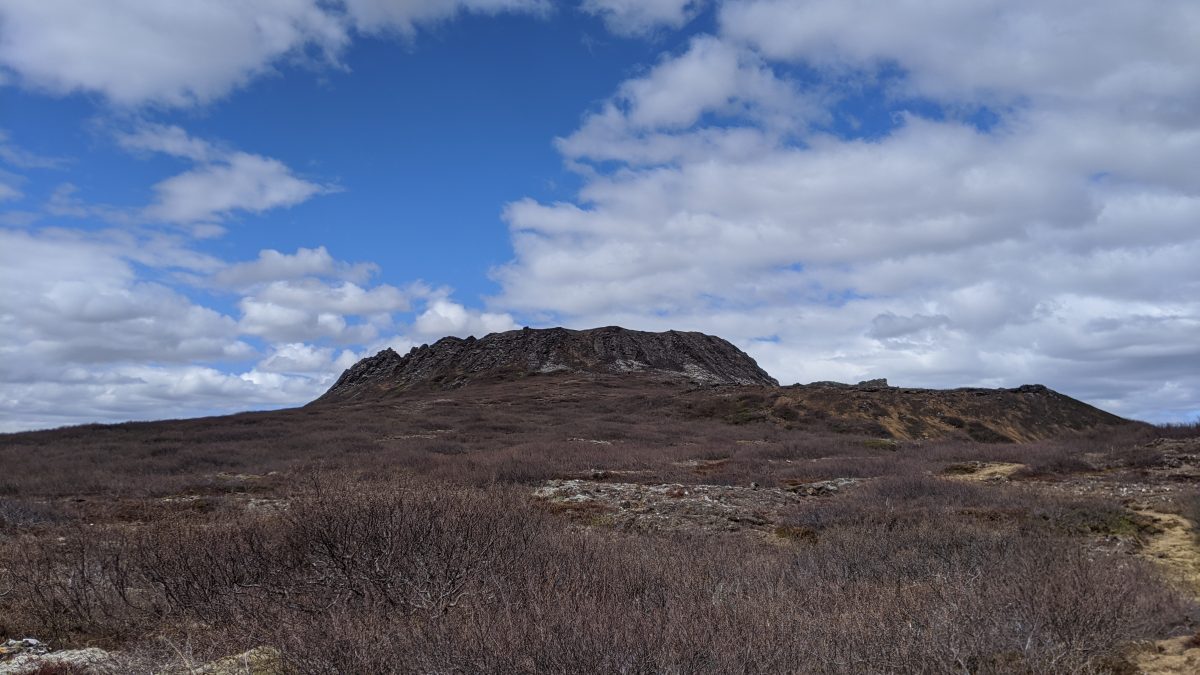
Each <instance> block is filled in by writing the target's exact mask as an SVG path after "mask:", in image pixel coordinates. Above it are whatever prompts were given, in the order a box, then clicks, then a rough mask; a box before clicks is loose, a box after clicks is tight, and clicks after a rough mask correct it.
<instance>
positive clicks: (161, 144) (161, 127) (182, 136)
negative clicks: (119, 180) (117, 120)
mask: <svg viewBox="0 0 1200 675" xmlns="http://www.w3.org/2000/svg"><path fill="white" fill-rule="evenodd" d="M116 140H117V143H118V144H119V145H120V146H121V147H123V148H125V149H126V150H132V151H141V152H160V153H163V154H167V155H171V156H174V157H183V158H186V159H190V160H192V161H195V162H207V161H209V160H212V159H216V158H218V157H219V156H220V155H223V154H225V153H223V152H221V151H220V150H219V149H218V148H216V147H214V146H213V144H212V143H209V142H208V141H205V140H203V139H199V138H193V137H192V136H191V135H189V134H188V132H186V131H184V130H183V129H182V128H181V127H178V126H175V125H168V124H149V123H143V124H141V125H139V126H137V127H136V128H134V129H133V130H132V131H121V132H117V134H116Z"/></svg>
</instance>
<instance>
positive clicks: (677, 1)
mask: <svg viewBox="0 0 1200 675" xmlns="http://www.w3.org/2000/svg"><path fill="white" fill-rule="evenodd" d="M704 4H705V3H704V2H703V0H583V3H582V4H581V5H580V9H582V10H583V11H584V12H587V13H588V14H593V15H595V16H599V17H600V18H602V19H604V23H605V25H607V26H608V29H609V30H611V31H612V32H614V33H617V34H619V35H645V34H647V33H651V32H653V31H655V30H659V29H662V28H681V27H682V26H683V25H684V24H686V23H687V22H688V21H691V20H692V18H693V17H694V16H695V15H696V14H697V13H698V12H699V11H700V10H701V9H702V8H703V6H704Z"/></svg>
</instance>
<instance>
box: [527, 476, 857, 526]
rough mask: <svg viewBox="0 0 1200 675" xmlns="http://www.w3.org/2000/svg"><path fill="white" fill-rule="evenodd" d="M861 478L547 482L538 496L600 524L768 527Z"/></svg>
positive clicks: (567, 480)
mask: <svg viewBox="0 0 1200 675" xmlns="http://www.w3.org/2000/svg"><path fill="white" fill-rule="evenodd" d="M859 482H861V479H858V478H837V479H834V480H827V481H819V482H816V483H800V484H796V485H791V486H788V487H784V488H765V487H759V486H757V485H751V486H749V487H741V486H733V485H684V484H680V483H662V484H657V485H644V484H640V483H616V482H598V481H591V480H582V479H566V480H562V479H558V480H550V481H546V482H545V483H544V484H542V486H541V487H539V488H537V489H536V490H534V493H533V496H534V497H535V498H536V499H541V500H545V501H546V502H549V503H551V504H554V505H556V506H558V507H559V508H562V509H563V510H566V511H578V512H580V513H585V514H589V515H591V516H593V517H594V519H595V520H596V521H597V522H602V523H605V524H610V525H614V526H617V527H629V528H635V529H639V530H669V531H689V530H709V531H713V530H717V531H735V530H759V531H766V530H768V529H769V528H770V527H771V526H772V525H773V524H774V523H777V522H778V521H779V520H780V518H781V517H782V515H783V513H784V512H786V511H787V510H788V509H790V508H791V507H793V506H795V505H796V504H799V503H801V502H802V501H803V500H804V499H806V498H809V497H820V496H825V495H832V494H835V493H837V492H838V491H839V490H842V489H844V488H846V487H849V486H851V485H854V484H855V483H859Z"/></svg>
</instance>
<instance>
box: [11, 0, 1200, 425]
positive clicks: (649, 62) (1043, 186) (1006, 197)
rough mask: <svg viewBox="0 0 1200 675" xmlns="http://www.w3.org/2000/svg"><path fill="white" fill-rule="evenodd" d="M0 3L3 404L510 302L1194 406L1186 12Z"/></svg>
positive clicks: (254, 386)
mask: <svg viewBox="0 0 1200 675" xmlns="http://www.w3.org/2000/svg"><path fill="white" fill-rule="evenodd" d="M1160 5H1161V6H1160V7H1159V11H1156V12H1144V11H1143V12H1138V11H1135V9H1136V8H1130V7H1128V6H1127V5H1126V4H1125V3H1119V2H1098V3H1097V2H1091V3H1074V2H1061V3H1039V2H1032V1H1024V0H1020V1H1017V2H999V1H993V2H980V3H970V4H969V6H968V5H961V6H957V5H956V6H954V7H952V8H951V7H946V6H943V5H942V4H940V3H934V2H920V1H917V0H914V1H913V2H904V3H895V4H893V5H890V6H888V7H887V8H884V9H880V8H878V7H876V6H871V5H870V4H869V3H860V2H835V1H834V0H728V1H725V2H719V1H715V0H714V1H711V2H703V1H697V0H646V1H645V2H627V1H625V0H584V1H583V2H572V3H551V2H548V1H544V0H449V1H446V0H436V1H435V0H416V1H413V2H404V3H401V2H393V1H391V0H345V1H342V2H317V1H316V0H246V1H244V2H234V1H233V0H229V1H228V2H225V1H214V2H212V3H206V4H204V5H172V4H171V3H161V2H152V1H150V0H122V2H118V3H115V4H113V5H112V6H110V7H105V8H98V7H96V6H94V5H93V4H91V3H88V2H84V1H83V0H77V1H75V2H61V3H52V4H47V3H41V2H34V1H32V0H4V1H2V2H0V134H2V135H0V264H2V267H0V430H15V429H24V428H36V427H44V426H56V425H60V424H67V423H76V422H86V421H120V420H125V419H148V418H161V417H179V416H188V415H196V414H209V413H217V412H225V411H233V410H240V409H247V408H270V407H280V406H287V405H295V404H299V403H303V402H305V401H307V400H310V399H311V398H313V397H315V396H316V395H318V394H319V393H320V392H321V391H322V390H323V389H324V388H325V387H327V386H328V384H329V383H330V381H331V378H335V377H336V376H337V374H338V373H339V372H340V371H341V370H342V369H343V368H345V367H346V366H347V365H348V364H350V363H352V362H353V361H354V360H355V359H357V358H360V357H362V356H364V355H367V354H370V353H373V352H374V351H376V350H378V349H381V348H382V347H384V346H393V347H395V348H397V349H401V350H404V349H407V348H408V347H411V346H412V345H415V344H421V343H423V342H429V341H432V340H435V339H437V338H438V337H441V336H442V335H446V334H458V335H467V334H477V335H478V334H482V333H486V332H488V331H491V330H504V329H508V328H511V327H514V326H520V325H535V326H547V325H559V324H563V325H568V326H572V327H580V328H582V327H590V326H595V325H606V324H619V325H625V326H628V327H631V328H640V329H648V330H662V329H668V328H676V329H685V330H702V331H706V332H710V333H715V334H719V335H722V336H724V337H727V338H729V339H731V340H733V341H734V342H735V343H737V344H738V345H739V346H741V347H743V348H745V349H746V350H747V351H749V352H750V353H751V354H752V355H753V356H755V357H756V358H757V359H758V360H759V362H760V363H761V364H762V365H763V366H764V367H766V368H767V369H768V370H769V371H770V372H771V373H772V374H774V375H775V376H776V377H778V378H779V379H780V380H781V381H785V382H793V381H800V382H805V381H811V380H821V379H835V380H844V381H856V380H858V379H866V378H871V377H888V378H890V379H891V380H892V381H893V382H894V383H897V384H901V385H909V386H966V385H983V386H1016V385H1019V384H1022V383H1026V382H1042V383H1045V384H1047V385H1049V386H1051V387H1054V388H1056V389H1059V390H1061V391H1064V392H1066V393H1068V394H1071V395H1073V396H1077V397H1079V398H1083V399H1085V400H1088V401H1090V402H1093V403H1096V404H1098V405H1101V406H1102V407H1105V408H1107V409H1110V410H1113V411H1114V412H1118V413H1120V414H1125V415H1129V416H1135V417H1139V418H1143V419H1151V420H1155V421H1172V420H1176V421H1177V420H1191V419H1194V418H1195V417H1196V416H1197V415H1200V344H1198V343H1197V342H1196V341H1195V339H1194V336H1195V335H1196V334H1197V333H1196V331H1197V329H1200V300H1198V298H1200V292H1198V291H1200V272H1198V268H1200V266H1197V265H1195V264H1194V260H1195V259H1197V254H1200V178H1198V177H1197V176H1196V174H1195V172H1194V170H1191V169H1190V167H1191V165H1192V164H1193V163H1194V157H1196V156H1200V155H1198V152H1197V151H1200V92H1198V91H1197V89H1196V87H1195V85H1194V83H1195V82H1197V81H1200V47H1197V46H1196V45H1195V44H1194V43H1195V40H1194V35H1195V34H1197V31H1200V12H1197V10H1196V8H1195V7H1194V5H1193V4H1192V3H1189V2H1186V1H1184V0H1178V1H1172V0H1163V2H1161V3H1160Z"/></svg>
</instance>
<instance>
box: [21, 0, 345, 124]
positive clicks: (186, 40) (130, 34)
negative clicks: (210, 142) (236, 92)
mask: <svg viewBox="0 0 1200 675" xmlns="http://www.w3.org/2000/svg"><path fill="white" fill-rule="evenodd" d="M348 39H349V36H348V35H347V32H346V28H345V24H344V20H343V19H342V17H341V16H340V15H339V13H337V12H336V11H333V10H331V9H330V7H329V6H328V5H327V4H326V3H323V2H318V1H317V0H252V1H243V0H214V1H210V2H201V3H184V4H179V3H163V2H158V1H157V0H117V1H115V2H106V3H102V4H99V3H95V2H89V1H88V0H67V1H64V2H41V1H40V0H10V1H9V2H5V3H4V4H3V7H2V8H0V65H2V66H3V67H5V68H7V69H9V70H10V71H11V72H12V73H15V75H16V76H17V80H18V81H19V82H21V83H23V84H25V85H26V86H29V87H33V88H37V89H42V90H46V91H49V92H51V93H54V94H67V93H71V92H76V91H83V92H97V93H100V94H102V95H104V96H105V97H106V98H107V99H109V100H110V101H112V102H114V103H117V104H119V105H140V104H142V103H145V102H154V103H160V104H165V105H190V104H193V103H205V102H208V101H211V100H213V99H215V98H220V97H221V96H224V95H225V94H226V93H228V92H229V91H230V90H231V89H233V88H235V87H238V86H241V85H242V84H244V83H246V82H247V81H249V80H250V79H251V78H253V77H255V76H257V75H260V74H262V73H265V72H268V71H270V70H271V68H272V64H273V63H275V62H277V61H278V60H279V59H280V58H282V57H284V56H287V55H295V54H299V53H302V52H306V51H311V50H315V51H317V52H321V53H323V54H324V55H325V56H326V58H329V59H333V58H335V55H336V54H337V52H338V51H339V50H340V49H341V48H342V47H343V46H344V45H345V44H346V43H347V41H348Z"/></svg>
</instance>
